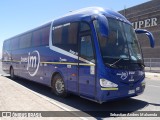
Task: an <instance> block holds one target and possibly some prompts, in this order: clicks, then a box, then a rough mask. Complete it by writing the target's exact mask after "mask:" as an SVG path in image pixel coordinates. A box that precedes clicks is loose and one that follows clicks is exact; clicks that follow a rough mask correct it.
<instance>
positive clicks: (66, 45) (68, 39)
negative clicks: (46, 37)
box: [52, 23, 78, 55]
mask: <svg viewBox="0 0 160 120" xmlns="http://www.w3.org/2000/svg"><path fill="white" fill-rule="evenodd" d="M52 34H53V35H52V36H53V39H52V43H53V45H54V46H56V47H59V48H61V49H63V50H66V51H68V52H71V53H72V54H75V55H77V54H78V44H77V36H78V23H70V24H68V25H67V26H63V27H56V26H55V27H54V30H53V33H52Z"/></svg>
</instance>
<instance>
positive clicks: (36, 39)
mask: <svg viewBox="0 0 160 120" xmlns="http://www.w3.org/2000/svg"><path fill="white" fill-rule="evenodd" d="M32 44H33V45H32V46H34V47H37V46H40V45H41V30H37V31H34V32H33V42H32Z"/></svg>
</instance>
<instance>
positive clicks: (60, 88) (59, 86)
mask: <svg viewBox="0 0 160 120" xmlns="http://www.w3.org/2000/svg"><path fill="white" fill-rule="evenodd" d="M52 92H53V93H54V94H56V95H57V96H60V97H66V96H67V92H66V89H65V84H64V80H63V78H62V77H61V76H60V75H59V74H56V75H55V76H54V77H53V78H52Z"/></svg>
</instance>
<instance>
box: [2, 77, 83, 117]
mask: <svg viewBox="0 0 160 120" xmlns="http://www.w3.org/2000/svg"><path fill="white" fill-rule="evenodd" d="M0 111H62V112H63V111H68V113H67V114H71V115H70V116H73V117H66V118H64V119H66V120H76V119H80V117H77V116H76V115H74V114H72V113H71V112H70V111H69V110H67V109H65V108H63V107H62V106H60V105H58V104H56V102H50V101H48V100H47V99H42V96H40V95H38V93H35V92H33V91H31V90H29V89H28V88H26V87H24V86H22V85H20V84H18V83H17V82H15V81H13V80H11V79H9V78H7V77H3V76H0ZM53 114H55V116H57V114H60V112H59V113H58V112H53ZM22 118H23V117H12V119H11V118H4V117H2V118H1V117H0V120H17V119H18V120H19V119H20V120H21V119H22ZM28 119H29V118H27V120H28ZM30 119H31V120H32V119H33V120H34V119H35V120H37V119H38V120H41V119H43V120H44V119H47V120H48V119H49V120H50V119H51V120H52V119H53V118H52V117H48V118H45V117H43V118H42V117H38V118H37V117H35V118H30ZM54 119H56V120H58V119H59V120H61V119H62V118H61V117H54ZM23 120H25V118H23Z"/></svg>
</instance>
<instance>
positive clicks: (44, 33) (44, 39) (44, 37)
mask: <svg viewBox="0 0 160 120" xmlns="http://www.w3.org/2000/svg"><path fill="white" fill-rule="evenodd" d="M49 33H50V26H48V27H45V28H43V29H42V45H46V46H47V45H49Z"/></svg>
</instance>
